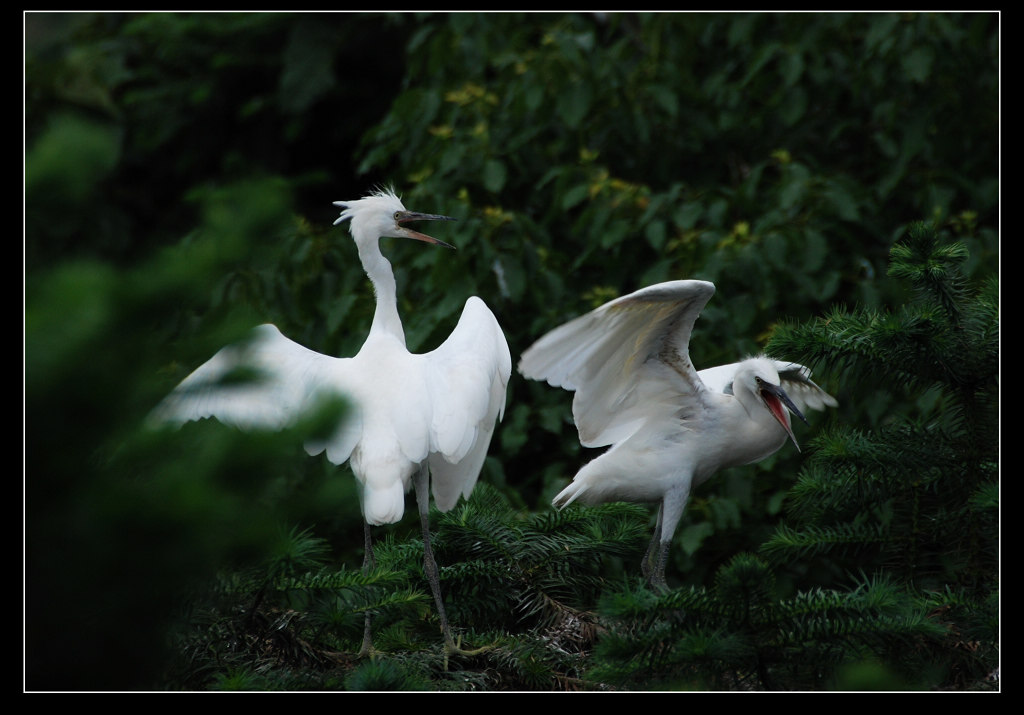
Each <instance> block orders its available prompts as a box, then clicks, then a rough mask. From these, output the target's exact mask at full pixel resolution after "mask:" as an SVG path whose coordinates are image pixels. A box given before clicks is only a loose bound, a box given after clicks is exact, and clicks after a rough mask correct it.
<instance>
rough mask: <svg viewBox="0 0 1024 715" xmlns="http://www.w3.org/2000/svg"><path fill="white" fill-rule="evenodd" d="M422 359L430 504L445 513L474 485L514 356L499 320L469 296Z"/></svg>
mask: <svg viewBox="0 0 1024 715" xmlns="http://www.w3.org/2000/svg"><path fill="white" fill-rule="evenodd" d="M422 357H423V358H424V360H425V361H426V366H427V367H426V380H427V385H428V388H429V390H430V399H431V404H432V408H433V409H432V417H431V424H430V456H429V460H430V473H431V482H432V484H433V493H434V501H435V502H436V503H437V507H438V509H440V510H441V511H448V510H449V509H451V508H452V507H453V506H455V503H456V502H457V501H458V499H459V495H460V494H461V495H463V496H467V497H468V496H469V494H470V492H471V491H472V490H473V487H474V486H475V485H476V480H477V477H478V476H479V475H480V469H481V467H482V466H483V463H484V459H485V457H486V456H487V448H488V446H489V445H490V443H491V435H492V433H493V432H494V427H495V424H496V422H497V421H498V420H500V419H501V418H502V416H503V415H504V413H505V391H506V388H507V387H508V381H509V378H510V377H511V374H512V356H511V354H510V352H509V349H508V343H507V342H506V340H505V335H504V333H502V331H501V327H500V326H499V325H498V321H497V320H496V319H495V317H494V315H493V314H492V313H491V311H490V309H488V307H487V306H486V305H485V304H484V302H483V301H482V300H480V299H479V298H477V297H476V296H473V297H471V298H470V299H469V300H467V301H466V305H465V307H464V308H463V310H462V316H461V317H460V318H459V323H458V325H456V326H455V330H453V331H452V334H451V335H450V336H449V337H448V339H447V340H445V341H444V343H442V344H441V345H440V346H439V347H438V348H437V349H436V350H433V351H431V352H429V353H425V354H424V355H423V356H422Z"/></svg>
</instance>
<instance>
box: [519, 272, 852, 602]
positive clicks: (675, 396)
mask: <svg viewBox="0 0 1024 715" xmlns="http://www.w3.org/2000/svg"><path fill="white" fill-rule="evenodd" d="M714 292H715V286H714V284H712V283H708V282H706V281H697V280H683V281H670V282H667V283H659V284H657V285H652V286H648V287H646V288H642V289H640V290H638V291H636V292H634V293H631V294H629V295H626V296H622V297H620V298H617V299H615V300H612V301H610V302H608V303H605V304H604V305H602V306H600V307H598V308H596V309H595V310H593V311H591V312H590V313H587V314H585V315H583V316H580V317H578V318H576V319H574V320H571V321H569V322H567V323H565V324H564V325H561V326H559V327H557V328H555V329H554V330H552V331H550V332H549V333H547V334H546V335H544V337H542V338H540V339H539V340H537V341H536V342H535V343H534V344H533V345H532V346H531V347H530V348H529V349H527V350H526V351H525V352H524V353H523V355H522V358H521V360H520V362H519V371H520V373H522V374H523V376H525V377H527V378H531V379H534V380H542V381H546V382H548V383H549V384H551V385H553V386H555V387H562V388H564V389H566V390H571V391H574V392H575V393H576V394H575V395H574V397H573V402H572V413H573V418H574V420H575V422H576V427H577V429H578V431H579V437H580V442H581V443H582V444H583V445H584V446H585V447H605V446H608V447H610V449H608V450H607V451H606V452H605V453H604V454H602V455H600V456H599V457H597V458H596V459H594V460H593V461H591V462H589V463H587V464H586V465H584V466H583V468H582V469H580V470H579V472H578V473H577V474H576V476H575V478H574V479H573V481H572V482H571V483H570V484H569V485H568V486H567V487H566V488H565V489H563V490H562V491H561V492H560V493H559V494H558V495H557V496H555V498H554V500H553V501H554V504H555V506H557V507H559V508H564V507H565V506H567V505H569V504H571V503H573V502H576V501H578V502H580V503H582V504H599V503H603V502H610V501H631V502H647V501H651V502H653V501H657V502H659V503H660V507H659V511H658V521H657V526H656V527H655V533H654V537H653V538H652V540H651V544H650V547H649V548H648V550H647V554H646V555H645V557H644V561H643V572H644V575H645V576H646V577H647V579H648V580H649V582H650V583H651V584H652V585H655V586H658V587H664V586H665V565H666V562H667V560H668V549H669V546H670V545H671V542H672V537H673V535H674V533H675V530H676V527H677V525H678V524H679V520H680V518H681V517H682V514H683V511H684V509H685V507H686V503H687V501H688V499H689V496H690V491H691V489H693V487H694V486H696V485H698V484H701V483H703V482H705V481H706V480H708V479H709V478H711V476H712V475H714V474H715V473H716V472H718V471H719V470H721V469H725V468H727V467H733V466H738V465H743V464H751V463H753V462H757V461H760V460H762V459H764V458H765V457H767V456H769V455H771V454H773V453H775V452H776V451H777V450H778V449H779V448H780V447H782V445H784V444H785V443H786V441H787V439H792V441H793V444H794V445H796V444H797V441H796V437H795V436H794V434H793V429H792V425H791V424H790V416H789V413H792V414H794V415H796V416H797V417H799V418H800V419H801V420H804V421H805V422H806V419H805V418H804V416H803V410H805V409H807V408H811V409H816V410H823V409H825V407H826V406H829V407H835V406H836V404H837V403H836V400H835V399H834V398H833V397H832V396H831V395H829V394H828V393H826V392H825V391H824V390H822V389H821V388H820V387H818V386H817V385H816V384H814V382H812V381H811V379H810V374H811V373H810V370H808V369H807V368H806V367H804V366H802V365H797V364H795V363H789V362H784V361H779V360H773V359H770V358H767V357H765V356H758V357H752V358H749V359H746V360H743V361H741V362H737V363H733V364H730V365H722V366H719V367H713V368H709V369H706V370H701V371H699V372H698V371H697V370H696V369H695V368H694V366H693V364H692V363H691V362H690V356H689V342H690V334H691V332H692V330H693V325H694V322H695V321H696V320H697V317H698V316H699V315H700V311H701V310H702V309H703V308H704V306H705V304H706V303H707V302H708V300H709V299H710V298H711V296H712V295H713V294H714ZM797 448H798V449H799V445H797ZM652 560H653V564H652V563H651V562H652Z"/></svg>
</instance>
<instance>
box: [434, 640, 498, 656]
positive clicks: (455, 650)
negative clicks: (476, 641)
mask: <svg viewBox="0 0 1024 715" xmlns="http://www.w3.org/2000/svg"><path fill="white" fill-rule="evenodd" d="M493 649H494V646H493V645H485V646H480V647H479V648H471V649H469V650H467V649H465V648H463V647H462V636H459V637H458V639H457V640H456V641H447V642H446V643H445V644H444V653H445V658H446V659H447V657H448V656H450V655H465V656H474V655H480V654H481V653H486V652H487V651H489V650H493Z"/></svg>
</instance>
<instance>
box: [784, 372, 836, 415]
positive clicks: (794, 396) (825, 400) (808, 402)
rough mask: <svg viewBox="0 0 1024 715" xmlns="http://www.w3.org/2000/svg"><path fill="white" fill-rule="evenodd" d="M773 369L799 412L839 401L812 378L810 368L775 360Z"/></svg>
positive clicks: (823, 407) (831, 405)
mask: <svg viewBox="0 0 1024 715" xmlns="http://www.w3.org/2000/svg"><path fill="white" fill-rule="evenodd" d="M775 370H776V372H778V373H779V380H780V381H781V383H782V389H783V390H785V391H786V394H787V395H789V399H791V400H792V401H793V404H795V405H796V407H797V409H798V410H800V411H801V412H803V411H805V410H806V409H808V408H810V409H812V410H824V409H825V408H826V407H837V406H838V405H839V402H837V401H836V398H834V397H832V395H830V394H828V393H827V392H825V391H824V390H822V389H821V388H820V387H818V385H817V384H815V382H814V381H813V380H811V370H810V368H807V367H804V366H803V365H798V364H797V363H795V362H782V361H779V360H776V361H775Z"/></svg>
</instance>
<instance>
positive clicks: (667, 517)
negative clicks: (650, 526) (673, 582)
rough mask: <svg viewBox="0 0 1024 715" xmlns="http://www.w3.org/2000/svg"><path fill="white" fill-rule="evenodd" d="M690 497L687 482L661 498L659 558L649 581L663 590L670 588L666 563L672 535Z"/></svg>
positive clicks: (654, 586) (648, 578) (658, 529)
mask: <svg viewBox="0 0 1024 715" xmlns="http://www.w3.org/2000/svg"><path fill="white" fill-rule="evenodd" d="M689 497H690V485H689V483H687V484H685V485H684V486H682V487H678V488H675V489H672V490H670V491H668V492H667V493H666V494H665V496H664V497H663V498H662V500H661V511H660V512H659V517H658V528H657V529H656V530H655V531H656V534H657V532H658V531H660V532H661V533H660V536H661V539H660V541H661V543H660V544H659V546H658V560H657V563H656V564H655V566H654V571H653V572H652V573H651V574H650V575H649V576H648V577H647V581H648V583H650V584H651V586H652V587H653V588H656V589H658V590H661V591H666V590H668V584H667V583H665V565H666V564H667V563H668V553H669V548H670V547H671V546H672V537H673V536H674V535H675V533H676V526H677V525H678V524H679V519H680V518H681V517H682V516H683V510H684V509H685V508H686V502H687V500H688V499H689Z"/></svg>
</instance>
